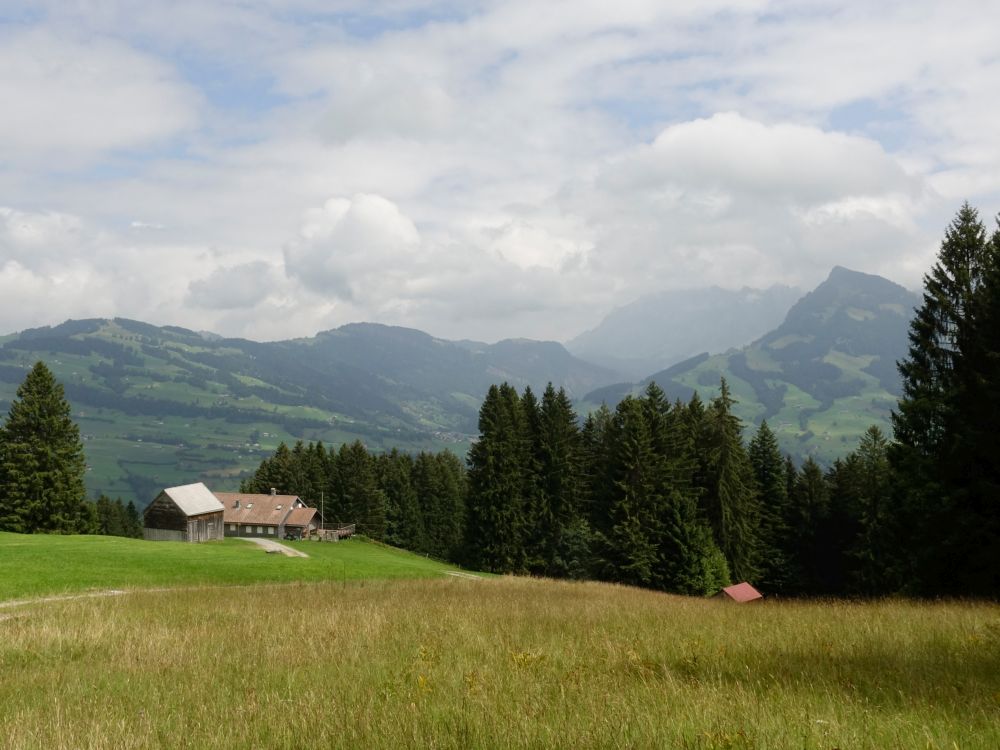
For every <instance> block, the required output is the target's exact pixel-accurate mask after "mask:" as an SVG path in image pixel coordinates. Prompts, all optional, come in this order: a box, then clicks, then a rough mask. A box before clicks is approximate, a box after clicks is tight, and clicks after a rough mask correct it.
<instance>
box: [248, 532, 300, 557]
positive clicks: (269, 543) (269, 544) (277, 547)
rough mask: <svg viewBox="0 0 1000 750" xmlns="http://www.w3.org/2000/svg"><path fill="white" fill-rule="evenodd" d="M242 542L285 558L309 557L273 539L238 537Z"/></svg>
mask: <svg viewBox="0 0 1000 750" xmlns="http://www.w3.org/2000/svg"><path fill="white" fill-rule="evenodd" d="M240 539H242V540H243V541H244V542H251V543H253V544H256V545H257V546H258V547H263V548H264V549H265V550H266V551H267V552H280V553H281V554H283V555H285V556H286V557H309V555H307V554H306V553H305V552H300V551H299V550H297V549H292V548H291V547H288V546H286V545H284V544H282V543H281V542H276V541H274V540H273V539H258V538H257V537H247V536H243V537H240Z"/></svg>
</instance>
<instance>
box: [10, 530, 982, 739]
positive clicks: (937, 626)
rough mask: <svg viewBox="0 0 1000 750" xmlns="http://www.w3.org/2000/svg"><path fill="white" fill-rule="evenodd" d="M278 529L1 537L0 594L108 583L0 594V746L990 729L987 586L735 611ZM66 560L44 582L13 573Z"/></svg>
mask: <svg viewBox="0 0 1000 750" xmlns="http://www.w3.org/2000/svg"><path fill="white" fill-rule="evenodd" d="M106 543H113V544H114V545H115V546H116V549H115V550H113V551H112V550H110V549H108V550H106V551H105V555H106V556H105V557H103V558H102V557H101V555H100V554H98V552H97V550H99V549H100V548H101V546H102V544H106ZM86 544H90V545H91V546H90V547H89V548H88V547H87V546H86ZM300 546H301V548H303V549H305V550H306V551H307V552H309V553H310V554H312V555H313V556H312V557H310V558H308V559H301V558H284V557H281V556H279V555H265V554H264V553H262V552H261V551H259V550H257V549H255V548H253V547H251V546H250V545H249V544H244V543H241V542H237V541H232V542H224V543H213V544H204V545H184V544H179V543H178V544H171V543H155V544H154V543H144V542H137V541H130V540H108V539H101V538H97V537H91V538H81V537H77V538H74V537H67V538H60V537H25V536H15V535H2V536H0V562H2V567H3V570H4V572H5V575H4V577H3V578H4V581H5V584H6V588H5V589H4V590H3V592H2V594H0V599H4V600H8V604H9V600H10V599H12V598H18V597H19V598H21V599H22V600H23V599H24V597H25V596H26V595H35V594H40V593H43V592H49V593H51V592H53V591H55V590H59V591H62V592H68V591H73V590H76V591H83V590H87V589H91V588H112V587H126V588H128V589H129V592H128V593H126V594H123V595H120V596H113V597H104V598H79V599H61V600H54V601H53V600H50V601H46V602H34V603H32V602H30V601H29V602H23V601H22V603H20V604H18V605H16V606H5V607H0V746H3V747H5V748H37V747H47V748H160V747H171V748H183V747H190V748H202V747H216V748H245V747H283V748H298V747H302V748H306V747H387V748H388V747H393V748H395V747H446V748H448V747H453V748H468V747H487V748H489V747H496V748H507V747H567V748H570V747H572V748H587V747H593V748H598V747H600V748H605V747H680V748H784V747H789V748H792V747H794V748H817V749H818V748H835V747H841V748H846V747H851V748H915V747H919V748H954V747H960V748H994V747H997V746H998V745H1000V721H998V719H1000V606H997V605H995V604H988V603H962V602H940V603H921V602H913V601H896V600H884V601H870V602H865V603H852V602H846V601H839V602H832V601H815V602H805V601H802V602H792V601H776V600H771V601H765V602H763V603H760V604H755V605H736V604H731V603H726V602H722V601H718V600H713V599H703V598H695V597H679V596H671V595H667V594H662V593H657V592H651V591H645V590H640V589H636V588H631V587H625V586H617V585H610V584H600V583H570V582H556V581H551V580H544V579H530V578H513V577H503V578H486V579H483V580H469V579H468V578H464V577H458V576H449V575H445V573H447V572H449V571H451V570H452V569H451V568H449V567H448V566H444V565H438V564H437V563H433V562H431V561H427V560H425V559H423V558H419V557H417V556H413V555H409V554H406V553H397V552H396V551H394V550H392V549H390V548H386V547H382V546H378V545H373V544H369V543H365V542H362V541H355V542H344V543H338V544H308V543H307V544H302V545H300ZM70 554H72V555H76V556H78V557H79V558H80V559H81V560H82V562H81V564H79V565H76V566H74V567H73V572H72V573H67V574H66V575H65V577H64V578H63V579H62V580H60V581H59V583H58V585H55V584H53V585H50V586H43V585H40V583H39V580H40V576H36V577H35V578H32V577H31V576H30V574H28V572H27V571H28V569H29V568H30V567H32V566H34V565H41V566H45V565H49V568H48V569H47V572H46V575H55V573H54V572H53V571H55V570H57V569H58V568H60V567H61V565H62V567H65V565H64V563H65V560H66V559H67V557H66V556H68V555H70ZM112 554H113V557H111V555H112ZM60 555H63V556H64V557H63V562H62V563H60ZM46 561H47V562H46ZM112 561H114V564H111V563H112ZM338 561H339V563H338ZM85 562H86V563H89V564H90V565H91V567H92V571H91V575H90V577H88V576H87V574H86V570H87V564H85ZM338 564H339V565H340V567H339V568H338ZM407 565H409V568H408V569H407V568H406V566H407ZM212 566H214V567H215V572H213V573H209V572H208V570H209V568H211V567H212ZM289 570H291V571H294V572H293V573H288V572H287V571H289ZM338 570H339V571H341V572H340V573H338ZM198 571H200V572H198ZM276 571H281V573H280V574H278V573H277V572H276ZM394 577H395V578H397V580H390V579H392V578H394ZM399 577H407V578H411V579H413V580H399V579H398V578H399ZM417 578H419V580H416V579H417ZM324 579H325V580H324ZM11 581H13V582H15V583H14V584H12V583H11ZM17 581H21V585H20V586H18V584H17V583H16V582H17ZM268 581H270V582H268ZM293 581H294V582H293ZM278 582H284V583H278ZM239 583H242V584H251V583H252V584H253V585H234V584H239ZM171 586H177V588H167V587H171ZM147 587H149V589H147Z"/></svg>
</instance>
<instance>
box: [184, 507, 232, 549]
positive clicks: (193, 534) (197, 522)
mask: <svg viewBox="0 0 1000 750" xmlns="http://www.w3.org/2000/svg"><path fill="white" fill-rule="evenodd" d="M223 535H224V532H223V523H222V511H221V510H220V511H218V512H217V513H203V514H201V515H200V516H194V517H192V518H189V519H188V522H187V540H188V541H189V542H211V541H216V540H218V539H222V538H223Z"/></svg>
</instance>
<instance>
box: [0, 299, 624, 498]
mask: <svg viewBox="0 0 1000 750" xmlns="http://www.w3.org/2000/svg"><path fill="white" fill-rule="evenodd" d="M40 360H43V361H45V362H46V363H48V365H49V367H50V368H51V369H52V371H53V372H54V373H55V374H56V375H57V376H58V378H59V379H60V381H62V383H63V384H64V386H65V391H66V396H67V398H68V399H69V401H70V402H71V403H72V405H73V412H74V417H75V418H76V419H77V421H78V423H79V424H80V427H81V430H82V432H83V437H84V440H85V443H86V448H87V451H86V452H87V460H88V465H89V470H88V472H87V475H86V478H87V486H88V489H89V490H90V492H91V493H95V494H96V493H98V492H103V493H105V494H107V495H108V496H110V497H122V498H123V499H125V500H133V501H135V502H136V503H139V504H140V505H141V504H144V503H146V502H148V500H149V499H150V498H151V497H153V495H155V493H156V491H157V489H158V488H160V487H162V486H165V485H171V484H182V483H187V482H191V481H196V480H198V479H203V480H206V481H208V482H210V483H211V484H213V486H220V485H221V486H232V487H235V486H236V485H237V484H238V483H239V481H240V478H241V477H243V476H245V475H246V474H247V473H248V472H249V471H251V470H252V468H253V466H254V465H255V464H256V463H257V462H259V461H260V459H261V457H263V456H265V455H267V454H268V453H269V452H270V451H272V450H274V449H275V448H276V447H277V445H278V443H279V442H281V441H285V442H288V443H293V442H294V441H295V440H297V439H304V440H323V441H324V442H326V443H327V444H341V443H351V442H353V441H355V440H361V441H363V442H364V443H365V444H366V445H367V446H369V447H370V448H373V449H383V450H389V449H391V448H393V447H398V448H401V449H406V450H413V451H418V450H422V449H428V448H440V447H443V446H446V445H450V446H454V447H455V448H456V450H458V451H459V452H460V453H464V451H465V449H466V448H467V446H468V444H469V441H470V440H471V437H472V434H473V433H474V431H475V426H476V413H477V411H478V409H479V404H480V403H481V401H482V398H483V396H484V395H485V393H486V391H487V390H488V388H489V386H490V384H491V383H492V382H494V381H495V380H497V379H507V380H509V381H510V382H512V383H516V384H517V385H518V386H520V387H524V386H527V385H531V386H534V387H536V388H542V387H544V386H545V383H547V382H549V381H550V380H551V381H553V382H556V383H558V384H559V385H560V386H562V387H565V388H566V389H567V391H569V392H571V393H575V394H577V395H580V394H582V393H584V392H586V391H587V390H590V389H592V388H593V387H595V386H598V385H600V384H602V383H607V382H609V381H610V380H612V379H613V376H612V374H611V373H609V372H607V371H605V370H603V369H602V368H600V367H597V366H595V365H591V364H589V363H586V362H583V361H581V360H579V359H576V358H575V357H573V356H572V355H570V354H569V353H568V352H567V351H566V350H565V349H564V348H563V347H562V346H560V345H559V344H555V343H552V342H539V341H529V340H511V341H502V342H499V343H497V344H492V345H491V344H483V343H479V342H451V341H445V340H443V339H437V338H434V337H432V336H429V335H428V334H426V333H423V332H420V331H415V330H412V329H406V328H396V327H390V326H382V325H375V324H355V325H348V326H343V327H341V328H338V329H335V330H332V331H326V332H323V333H320V334H318V335H317V336H315V337H312V338H307V339H296V340H291V341H278V342H270V343H260V342H254V341H247V340H244V339H225V338H221V337H217V336H208V335H202V334H198V333H195V332H193V331H189V330H186V329H183V328H176V327H172V326H163V327H158V326H153V325H149V324H146V323H141V322H138V321H132V320H126V319H121V318H116V319H114V320H99V319H95V320H79V321H67V322H66V323H63V324H61V325H58V326H54V327H51V328H48V327H47V328H39V329H32V330H27V331H23V332H21V333H20V334H16V335H11V336H7V337H4V338H2V339H0V407H4V406H6V405H8V404H9V403H10V400H11V399H13V397H14V391H15V389H16V387H17V384H18V383H20V382H21V381H22V380H23V378H24V376H25V374H26V373H27V372H28V370H29V369H30V368H31V367H32V366H33V365H34V363H35V362H37V361H40Z"/></svg>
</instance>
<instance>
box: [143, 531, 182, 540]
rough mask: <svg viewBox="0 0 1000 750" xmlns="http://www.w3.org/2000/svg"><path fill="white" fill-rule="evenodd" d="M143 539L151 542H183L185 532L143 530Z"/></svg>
mask: <svg viewBox="0 0 1000 750" xmlns="http://www.w3.org/2000/svg"><path fill="white" fill-rule="evenodd" d="M142 538H143V539H145V540H146V541H149V542H183V541H184V532H183V531H171V530H170V529H143V530H142Z"/></svg>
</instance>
